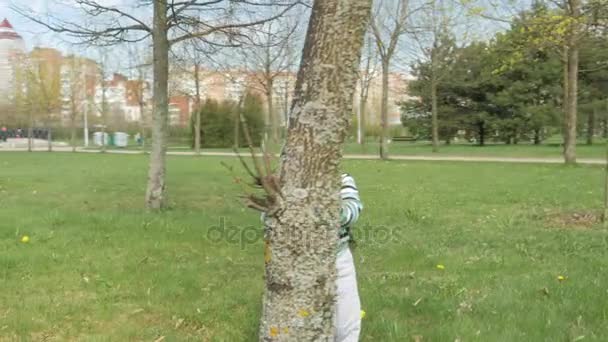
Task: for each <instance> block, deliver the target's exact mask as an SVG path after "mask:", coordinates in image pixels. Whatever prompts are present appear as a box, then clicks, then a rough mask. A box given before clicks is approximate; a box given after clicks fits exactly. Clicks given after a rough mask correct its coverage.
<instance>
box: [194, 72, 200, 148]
mask: <svg viewBox="0 0 608 342" xmlns="http://www.w3.org/2000/svg"><path fill="white" fill-rule="evenodd" d="M199 72H200V66H199V64H198V63H195V64H194V89H195V91H196V94H195V96H196V98H195V99H194V101H195V110H194V152H195V153H196V154H197V155H200V154H201V86H200V79H199V77H200V75H199Z"/></svg>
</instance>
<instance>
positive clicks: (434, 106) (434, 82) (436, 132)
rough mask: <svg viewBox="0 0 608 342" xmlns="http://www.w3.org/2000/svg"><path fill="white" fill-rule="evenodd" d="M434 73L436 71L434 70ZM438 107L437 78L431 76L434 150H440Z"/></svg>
mask: <svg viewBox="0 0 608 342" xmlns="http://www.w3.org/2000/svg"><path fill="white" fill-rule="evenodd" d="M433 73H434V72H433ZM437 117H438V108H437V78H436V77H435V75H432V76H431V126H432V136H433V152H439V122H438V121H439V120H438V118H437Z"/></svg>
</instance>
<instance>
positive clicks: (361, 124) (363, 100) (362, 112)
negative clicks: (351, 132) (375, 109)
mask: <svg viewBox="0 0 608 342" xmlns="http://www.w3.org/2000/svg"><path fill="white" fill-rule="evenodd" d="M366 106H367V92H366V94H365V95H363V96H361V97H360V98H359V120H358V122H357V124H358V132H357V140H358V143H359V144H360V145H365V122H366V121H367V120H366V118H365V116H366V115H367V111H366V108H365V107H366Z"/></svg>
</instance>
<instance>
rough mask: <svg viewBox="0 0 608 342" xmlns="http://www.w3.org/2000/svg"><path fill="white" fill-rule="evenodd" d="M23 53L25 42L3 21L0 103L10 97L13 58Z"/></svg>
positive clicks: (0, 58) (0, 54)
mask: <svg viewBox="0 0 608 342" xmlns="http://www.w3.org/2000/svg"><path fill="white" fill-rule="evenodd" d="M24 53H25V42H24V41H23V38H21V36H20V35H19V34H18V33H17V32H15V30H14V29H13V26H12V25H11V23H10V22H9V21H8V20H7V19H4V20H3V21H2V22H1V23H0V101H2V100H6V99H8V98H9V96H10V95H11V90H12V84H13V67H14V66H15V63H16V60H15V58H16V57H17V56H19V55H21V54H24Z"/></svg>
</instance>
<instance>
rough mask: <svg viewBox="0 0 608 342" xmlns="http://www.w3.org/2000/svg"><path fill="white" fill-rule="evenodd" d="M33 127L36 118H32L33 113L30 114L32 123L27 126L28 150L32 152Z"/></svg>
mask: <svg viewBox="0 0 608 342" xmlns="http://www.w3.org/2000/svg"><path fill="white" fill-rule="evenodd" d="M33 129H34V120H33V118H32V114H30V124H29V127H28V128H27V151H28V152H32V145H33V141H32V139H33V137H32V133H33Z"/></svg>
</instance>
